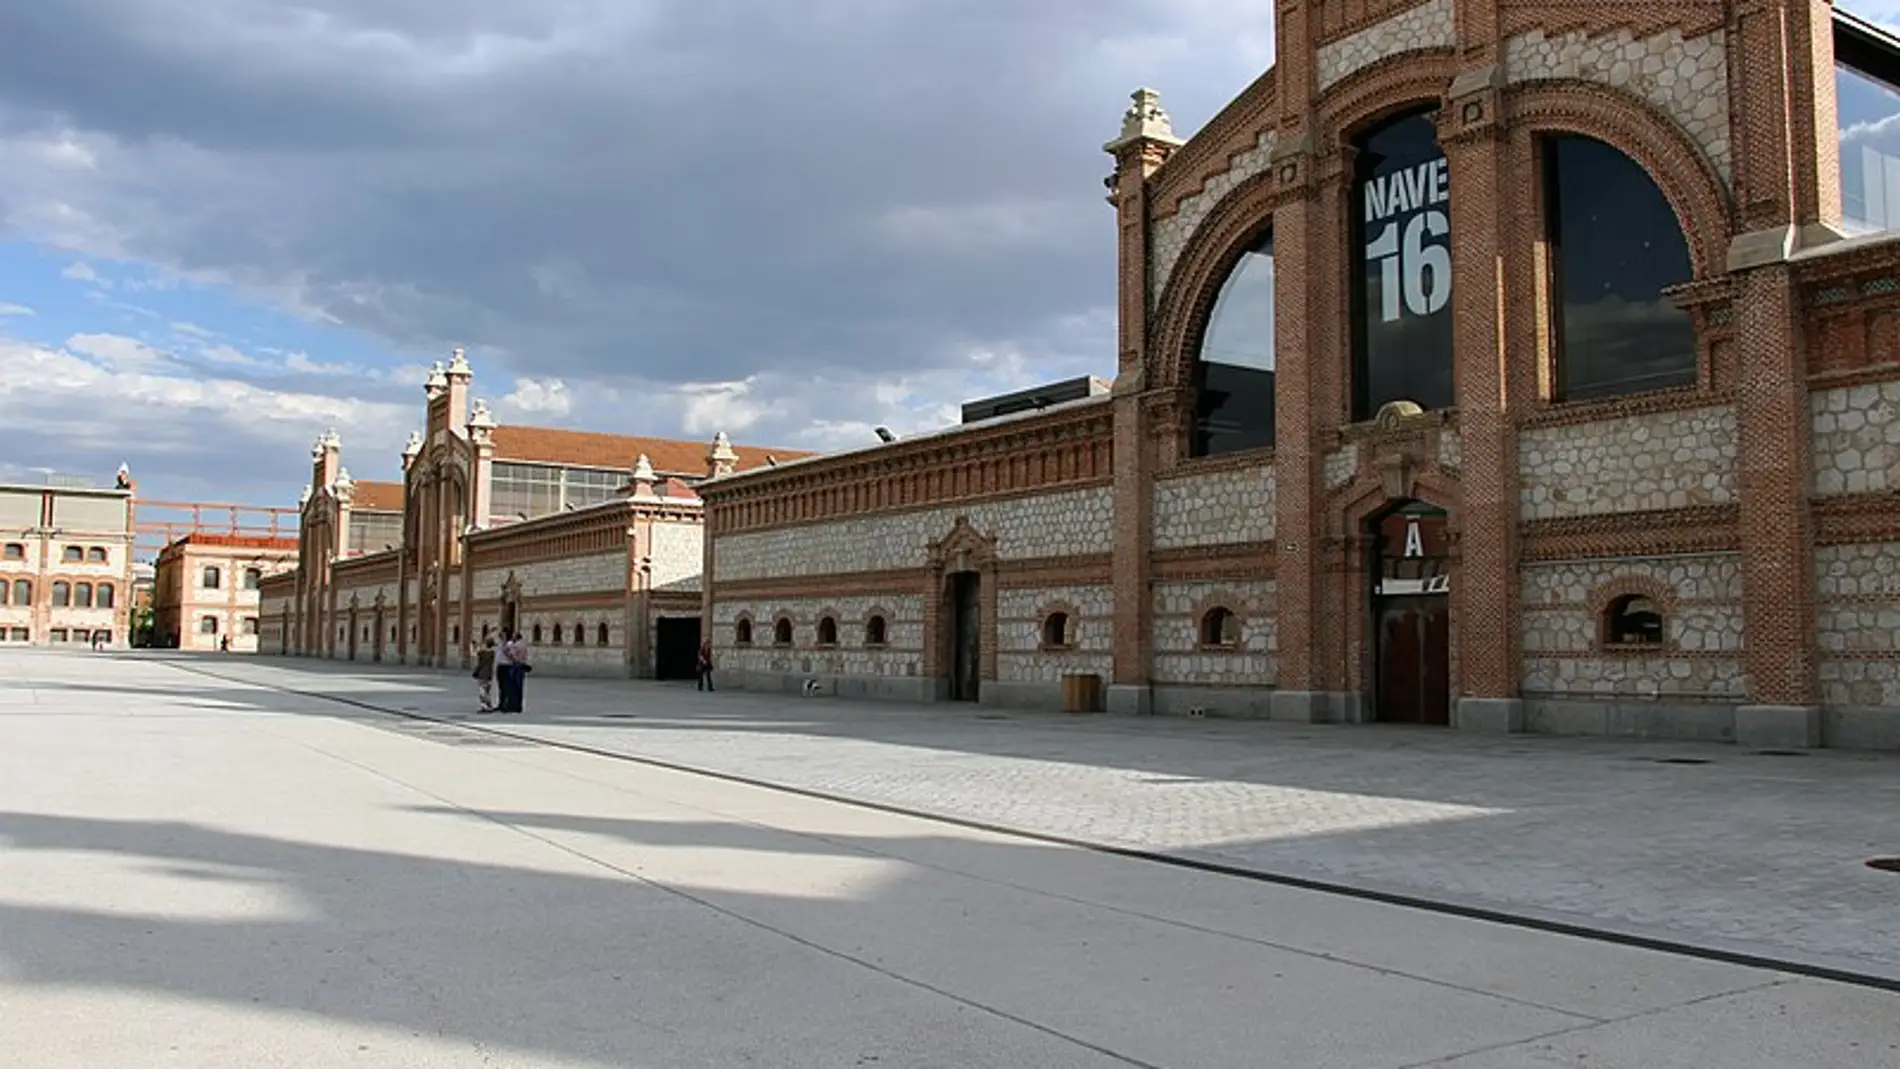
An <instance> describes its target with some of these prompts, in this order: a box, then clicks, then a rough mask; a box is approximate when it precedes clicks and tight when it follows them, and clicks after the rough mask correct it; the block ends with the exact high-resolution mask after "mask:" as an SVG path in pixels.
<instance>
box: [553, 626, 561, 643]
mask: <svg viewBox="0 0 1900 1069" xmlns="http://www.w3.org/2000/svg"><path fill="white" fill-rule="evenodd" d="M560 644H561V625H560V624H558V623H557V624H555V625H554V642H553V645H556V646H559V645H560Z"/></svg>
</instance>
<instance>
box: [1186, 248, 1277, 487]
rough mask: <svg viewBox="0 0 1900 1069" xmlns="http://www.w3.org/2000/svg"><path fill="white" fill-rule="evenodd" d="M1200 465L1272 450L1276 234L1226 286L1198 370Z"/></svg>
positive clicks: (1245, 258) (1196, 448) (1244, 258)
mask: <svg viewBox="0 0 1900 1069" xmlns="http://www.w3.org/2000/svg"><path fill="white" fill-rule="evenodd" d="M1194 392H1195V403H1194V441H1193V448H1192V450H1191V452H1192V453H1193V454H1194V455H1195V456H1197V457H1205V456H1217V455H1219V454H1222V453H1233V452H1237V451H1239V450H1242V449H1259V448H1263V447H1266V446H1270V445H1272V444H1273V233H1272V231H1268V232H1267V234H1266V235H1265V236H1264V237H1262V238H1260V239H1259V240H1258V241H1256V242H1254V243H1253V244H1252V245H1251V246H1249V247H1248V249H1247V251H1246V252H1244V253H1242V254H1241V255H1240V262H1239V263H1237V264H1235V265H1234V269H1233V270H1232V271H1230V272H1228V274H1227V281H1225V282H1223V283H1221V288H1220V295H1219V296H1218V297H1216V298H1215V300H1214V310H1213V312H1212V313H1210V314H1209V315H1208V318H1207V329H1206V330H1205V331H1203V332H1202V334H1201V353H1200V359H1199V360H1198V361H1197V362H1196V363H1195V365H1194Z"/></svg>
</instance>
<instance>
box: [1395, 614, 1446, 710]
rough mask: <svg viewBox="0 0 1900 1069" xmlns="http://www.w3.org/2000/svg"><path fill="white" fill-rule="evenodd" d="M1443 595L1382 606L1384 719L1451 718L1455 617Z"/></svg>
mask: <svg viewBox="0 0 1900 1069" xmlns="http://www.w3.org/2000/svg"><path fill="white" fill-rule="evenodd" d="M1447 601H1448V599H1446V598H1444V597H1422V598H1386V599H1383V600H1382V601H1381V602H1380V604H1379V608H1378V610H1377V622H1378V658H1379V683H1378V687H1379V689H1378V693H1377V695H1376V698H1377V701H1378V711H1379V719H1380V720H1383V721H1388V722H1391V723H1399V724H1431V725H1435V726H1444V725H1448V724H1450V723H1451V616H1450V611H1449V609H1450V607H1449V605H1448V604H1447Z"/></svg>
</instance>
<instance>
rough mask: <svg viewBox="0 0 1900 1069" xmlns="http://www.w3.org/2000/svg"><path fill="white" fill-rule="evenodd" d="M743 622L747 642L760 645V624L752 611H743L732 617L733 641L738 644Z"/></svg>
mask: <svg viewBox="0 0 1900 1069" xmlns="http://www.w3.org/2000/svg"><path fill="white" fill-rule="evenodd" d="M741 624H743V625H744V626H745V635H746V644H747V645H749V646H757V645H760V642H759V625H758V622H757V621H756V620H754V619H753V618H752V613H751V612H741V613H740V614H739V615H737V616H734V617H733V618H732V640H733V643H734V644H735V645H736V644H737V643H738V641H739V631H740V625H741Z"/></svg>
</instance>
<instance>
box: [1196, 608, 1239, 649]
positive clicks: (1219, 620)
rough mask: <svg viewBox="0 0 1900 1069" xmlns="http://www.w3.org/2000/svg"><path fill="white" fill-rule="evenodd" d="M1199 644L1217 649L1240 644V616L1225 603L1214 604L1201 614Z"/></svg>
mask: <svg viewBox="0 0 1900 1069" xmlns="http://www.w3.org/2000/svg"><path fill="white" fill-rule="evenodd" d="M1201 645H1203V646H1209V647H1213V648H1217V649H1232V648H1234V647H1236V646H1238V645H1240V617H1238V616H1235V615H1234V613H1233V610H1231V609H1229V608H1227V607H1226V606H1225V605H1216V606H1214V607H1213V608H1211V609H1209V610H1207V611H1206V612H1205V613H1203V614H1201Z"/></svg>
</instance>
